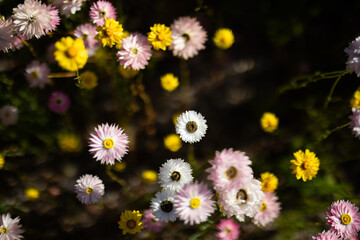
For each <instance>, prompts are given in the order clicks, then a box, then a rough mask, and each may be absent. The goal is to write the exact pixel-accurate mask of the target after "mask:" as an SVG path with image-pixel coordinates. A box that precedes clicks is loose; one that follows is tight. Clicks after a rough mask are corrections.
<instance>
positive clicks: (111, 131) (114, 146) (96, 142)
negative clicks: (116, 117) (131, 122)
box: [89, 123, 129, 165]
mask: <svg viewBox="0 0 360 240" xmlns="http://www.w3.org/2000/svg"><path fill="white" fill-rule="evenodd" d="M90 136H91V137H90V139H89V146H90V150H89V151H90V153H91V154H92V155H93V157H94V158H96V161H100V162H101V164H111V165H114V164H115V160H117V161H119V162H121V159H122V158H123V157H124V155H125V154H126V153H127V151H128V150H127V148H128V144H129V140H128V136H127V135H126V134H125V133H124V130H123V129H122V128H119V127H118V126H117V125H115V124H111V125H109V124H107V123H106V124H101V125H98V126H97V127H96V128H95V132H92V133H91V134H90Z"/></svg>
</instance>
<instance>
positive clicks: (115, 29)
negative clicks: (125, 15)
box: [95, 18, 124, 47]
mask: <svg viewBox="0 0 360 240" xmlns="http://www.w3.org/2000/svg"><path fill="white" fill-rule="evenodd" d="M96 31H97V34H96V35H95V39H96V40H98V41H100V42H101V43H102V45H103V47H105V46H109V47H112V46H114V45H115V44H117V43H120V42H121V40H122V39H123V37H124V34H123V31H124V30H123V28H122V25H121V24H120V23H119V22H117V21H115V20H114V19H112V18H111V19H109V18H106V19H105V24H104V25H102V26H97V28H96Z"/></svg>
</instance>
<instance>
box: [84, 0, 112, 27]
mask: <svg viewBox="0 0 360 240" xmlns="http://www.w3.org/2000/svg"><path fill="white" fill-rule="evenodd" d="M105 18H113V19H116V9H115V8H114V6H113V5H112V4H111V3H110V2H108V1H102V0H100V1H97V2H94V3H93V5H92V6H91V7H90V19H91V21H92V22H93V23H94V24H96V25H104V23H105Z"/></svg>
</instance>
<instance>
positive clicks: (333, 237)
mask: <svg viewBox="0 0 360 240" xmlns="http://www.w3.org/2000/svg"><path fill="white" fill-rule="evenodd" d="M312 239H313V240H340V238H339V236H338V235H337V234H336V233H334V232H333V231H326V232H325V230H324V231H323V232H322V233H319V234H317V235H316V236H314V237H312Z"/></svg>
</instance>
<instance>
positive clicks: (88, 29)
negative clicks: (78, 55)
mask: <svg viewBox="0 0 360 240" xmlns="http://www.w3.org/2000/svg"><path fill="white" fill-rule="evenodd" d="M74 35H75V37H77V38H81V39H82V40H83V41H84V45H85V48H86V50H88V55H89V56H93V55H94V54H95V51H96V50H97V49H98V48H99V46H100V43H99V41H97V40H96V39H95V35H96V26H93V25H91V24H89V23H85V24H81V25H79V26H77V27H76V28H75V31H74Z"/></svg>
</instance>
